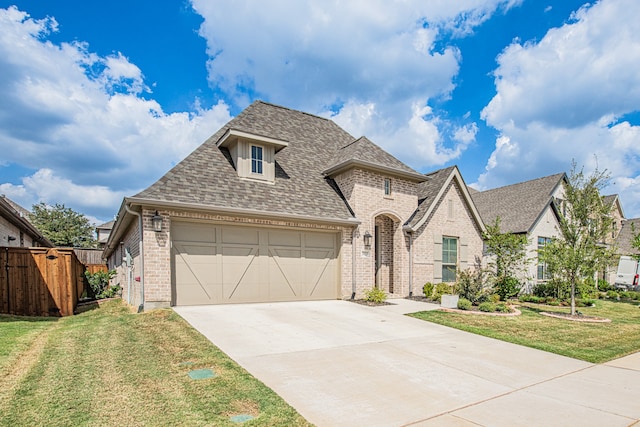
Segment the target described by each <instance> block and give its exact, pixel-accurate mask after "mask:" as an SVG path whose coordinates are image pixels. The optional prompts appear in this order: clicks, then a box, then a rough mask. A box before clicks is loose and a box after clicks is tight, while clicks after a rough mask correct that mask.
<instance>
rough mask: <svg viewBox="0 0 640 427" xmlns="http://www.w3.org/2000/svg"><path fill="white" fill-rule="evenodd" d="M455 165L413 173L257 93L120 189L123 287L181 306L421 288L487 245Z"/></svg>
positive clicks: (138, 302) (116, 243)
mask: <svg viewBox="0 0 640 427" xmlns="http://www.w3.org/2000/svg"><path fill="white" fill-rule="evenodd" d="M483 231H484V225H483V223H482V221H481V219H480V215H479V213H478V211H477V210H476V207H475V205H474V203H473V200H472V198H471V195H470V193H469V189H468V188H467V186H466V184H465V182H464V180H463V179H462V176H461V174H460V172H459V170H458V168H457V167H455V166H454V167H449V168H446V169H442V170H439V171H436V172H433V173H430V174H427V175H424V174H421V173H418V172H416V171H415V170H413V169H411V168H410V167H408V166H407V165H405V164H404V163H402V162H401V161H399V160H398V159H396V158H394V157H393V156H391V155H390V154H389V153H387V152H385V151H384V150H383V149H381V148H380V147H378V146H377V145H375V144H374V143H372V142H371V141H369V140H368V139H367V138H365V137H362V138H354V137H353V136H351V135H349V134H348V133H347V132H346V131H344V130H343V129H341V128H340V127H339V126H338V125H336V124H335V123H334V122H333V121H331V120H328V119H325V118H321V117H317V116H313V115H310V114H306V113H303V112H300V111H295V110H290V109H287V108H284V107H279V106H275V105H272V104H268V103H265V102H261V101H257V102H254V103H253V104H252V105H250V106H249V107H247V108H246V109H245V110H244V111H242V112H241V113H240V114H239V115H238V116H237V117H235V118H234V119H232V120H231V121H230V122H229V123H227V124H226V125H225V126H224V127H223V128H222V129H220V130H219V131H218V132H216V133H215V134H214V135H213V136H211V137H210V138H209V139H207V140H206V141H205V142H204V143H203V144H202V145H200V146H199V147H198V148H196V149H195V150H194V152H193V153H191V154H190V155H189V156H187V157H186V158H185V159H184V160H183V161H182V162H180V163H179V164H178V165H176V166H175V167H174V168H173V169H171V170H170V171H169V172H167V173H166V174H165V175H164V176H163V177H162V178H160V179H159V180H158V181H157V182H156V183H154V184H153V185H151V186H150V187H149V188H147V189H145V190H144V191H142V192H140V193H138V194H137V195H135V196H133V197H127V198H125V199H124V200H123V202H122V205H121V208H120V211H119V213H118V216H117V220H116V222H115V224H114V226H113V229H112V231H111V234H110V236H109V239H108V241H107V243H106V248H105V252H104V256H105V258H107V259H108V264H109V267H110V268H113V269H115V270H116V271H117V276H116V277H115V278H114V279H113V281H114V283H117V284H120V285H121V287H122V289H123V298H124V299H125V301H127V302H128V303H129V304H132V305H134V306H138V307H139V308H140V309H149V308H154V307H163V306H170V305H192V304H220V303H234V302H265V301H292V300H313V299H336V298H350V297H356V298H359V297H361V296H362V294H363V291H364V290H365V289H369V288H371V287H373V286H374V285H377V286H379V287H380V288H382V289H383V290H385V291H386V292H388V293H389V294H390V295H391V296H397V297H402V296H408V295H410V294H412V293H413V294H420V293H421V292H422V286H423V284H424V283H425V282H428V281H430V282H440V281H453V280H455V275H456V272H457V271H458V270H459V269H464V268H467V267H468V266H471V265H472V264H473V262H474V260H475V259H476V258H478V257H481V255H482V232H483Z"/></svg>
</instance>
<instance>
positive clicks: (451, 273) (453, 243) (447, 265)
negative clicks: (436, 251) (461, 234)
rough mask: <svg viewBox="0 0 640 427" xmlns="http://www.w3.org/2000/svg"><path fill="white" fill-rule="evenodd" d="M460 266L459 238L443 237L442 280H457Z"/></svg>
mask: <svg viewBox="0 0 640 427" xmlns="http://www.w3.org/2000/svg"><path fill="white" fill-rule="evenodd" d="M457 266H458V238H457V237H442V281H443V282H449V283H451V282H455V281H456V273H457Z"/></svg>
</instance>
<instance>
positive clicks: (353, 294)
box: [351, 228, 358, 300]
mask: <svg viewBox="0 0 640 427" xmlns="http://www.w3.org/2000/svg"><path fill="white" fill-rule="evenodd" d="M357 234H358V229H357V228H354V229H353V233H351V299H352V300H353V299H355V298H356V241H357V236H356V235H357Z"/></svg>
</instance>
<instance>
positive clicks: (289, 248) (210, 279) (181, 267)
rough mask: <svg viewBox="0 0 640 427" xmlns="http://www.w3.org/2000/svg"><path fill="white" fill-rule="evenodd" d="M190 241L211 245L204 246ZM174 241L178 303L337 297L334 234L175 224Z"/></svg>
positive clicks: (173, 226)
mask: <svg viewBox="0 0 640 427" xmlns="http://www.w3.org/2000/svg"><path fill="white" fill-rule="evenodd" d="M185 236H189V237H190V238H194V239H195V238H198V239H200V240H202V239H203V238H202V236H208V238H209V239H210V240H208V241H207V242H206V243H199V242H197V241H193V240H192V241H188V239H185ZM216 236H217V237H219V240H218V241H215V238H216ZM172 239H173V245H174V249H175V251H172V253H173V252H175V254H174V268H175V281H176V282H175V287H176V297H175V299H176V301H175V303H176V304H179V305H185V304H220V303H241V302H263V301H294V300H308V299H332V298H336V297H337V296H338V267H337V266H338V260H337V259H336V257H337V252H338V251H337V247H336V245H337V242H338V239H337V238H336V234H335V233H322V232H309V231H299V230H282V229H269V228H257V227H256V228H254V227H242V226H223V225H214V224H193V223H180V222H178V221H176V222H175V223H174V224H172Z"/></svg>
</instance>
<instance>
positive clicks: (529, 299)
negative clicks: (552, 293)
mask: <svg viewBox="0 0 640 427" xmlns="http://www.w3.org/2000/svg"><path fill="white" fill-rule="evenodd" d="M534 298H537V297H535V296H533V295H531V294H523V295H520V297H519V298H518V301H520V302H533V299H534Z"/></svg>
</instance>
